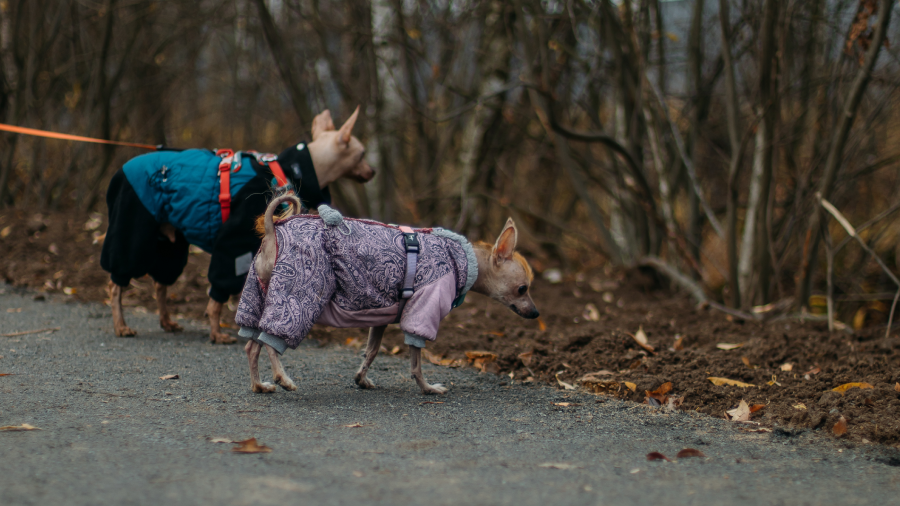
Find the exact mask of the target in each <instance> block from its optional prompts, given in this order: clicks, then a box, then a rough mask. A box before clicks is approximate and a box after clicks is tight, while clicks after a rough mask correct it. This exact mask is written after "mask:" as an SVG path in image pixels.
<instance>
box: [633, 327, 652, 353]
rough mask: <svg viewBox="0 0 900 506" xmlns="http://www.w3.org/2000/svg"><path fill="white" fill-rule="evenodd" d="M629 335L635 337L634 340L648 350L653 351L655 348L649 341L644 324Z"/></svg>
mask: <svg viewBox="0 0 900 506" xmlns="http://www.w3.org/2000/svg"><path fill="white" fill-rule="evenodd" d="M629 335H630V336H631V337H632V339H634V342H636V343H637V344H638V346H640V347H641V348H643V349H645V350H647V351H648V352H650V353H653V350H654V348H653V346H650V343H648V342H647V334H646V333H645V332H644V326H643V325H641V326H640V327H638V331H637V332H635V333H634V334H629Z"/></svg>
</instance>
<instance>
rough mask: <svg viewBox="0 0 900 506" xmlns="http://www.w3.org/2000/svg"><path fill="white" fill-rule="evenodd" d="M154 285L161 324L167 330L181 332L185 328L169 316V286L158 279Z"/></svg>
mask: <svg viewBox="0 0 900 506" xmlns="http://www.w3.org/2000/svg"><path fill="white" fill-rule="evenodd" d="M153 285H154V286H155V287H156V307H157V308H158V309H159V326H160V327H162V328H163V330H165V331H166V332H180V331H182V330H184V329H183V328H181V325H179V324H177V323H175V322H173V321H172V319H171V318H170V317H169V307H168V305H167V304H166V293H167V292H168V289H169V287H168V286H166V285H164V284H162V283H158V282H156V281H154V282H153Z"/></svg>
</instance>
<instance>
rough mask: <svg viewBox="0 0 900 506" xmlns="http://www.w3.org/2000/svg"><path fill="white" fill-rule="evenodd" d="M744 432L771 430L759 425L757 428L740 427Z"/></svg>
mask: <svg viewBox="0 0 900 506" xmlns="http://www.w3.org/2000/svg"><path fill="white" fill-rule="evenodd" d="M741 430H742V431H744V432H772V429H767V428H766V427H759V428H757V429H741Z"/></svg>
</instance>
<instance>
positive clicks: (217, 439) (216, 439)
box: [209, 437, 236, 443]
mask: <svg viewBox="0 0 900 506" xmlns="http://www.w3.org/2000/svg"><path fill="white" fill-rule="evenodd" d="M209 442H210V443H235V442H236V441H235V440H233V439H228V438H227V437H212V438H209Z"/></svg>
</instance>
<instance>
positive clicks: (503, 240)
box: [491, 218, 519, 260]
mask: <svg viewBox="0 0 900 506" xmlns="http://www.w3.org/2000/svg"><path fill="white" fill-rule="evenodd" d="M518 235H519V231H518V230H516V224H515V222H514V221H513V219H512V218H508V219H507V220H506V225H505V226H504V227H503V231H502V232H500V236H499V237H497V242H495V243H494V249H493V250H491V256H492V257H493V258H494V260H512V257H513V253H514V252H515V251H516V239H518Z"/></svg>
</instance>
